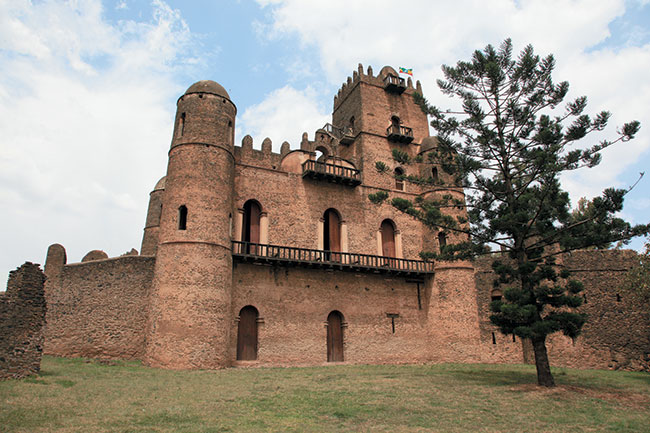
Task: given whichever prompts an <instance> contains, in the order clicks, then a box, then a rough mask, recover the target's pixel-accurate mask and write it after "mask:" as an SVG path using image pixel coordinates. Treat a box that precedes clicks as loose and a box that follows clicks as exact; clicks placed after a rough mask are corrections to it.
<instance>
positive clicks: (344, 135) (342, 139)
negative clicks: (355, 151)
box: [321, 123, 355, 145]
mask: <svg viewBox="0 0 650 433" xmlns="http://www.w3.org/2000/svg"><path fill="white" fill-rule="evenodd" d="M321 129H322V130H323V131H325V132H327V133H328V134H330V135H331V136H332V137H334V138H336V139H338V140H339V143H341V144H345V145H350V144H352V143H354V139H355V136H354V131H353V130H352V128H350V127H347V128H338V127H336V126H334V125H332V124H331V123H326V124H325V126H323V127H322V128H321Z"/></svg>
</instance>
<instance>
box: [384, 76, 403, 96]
mask: <svg viewBox="0 0 650 433" xmlns="http://www.w3.org/2000/svg"><path fill="white" fill-rule="evenodd" d="M384 90H386V91H387V92H391V93H397V94H402V93H404V90H406V81H405V80H404V78H401V77H397V76H395V75H386V78H384Z"/></svg>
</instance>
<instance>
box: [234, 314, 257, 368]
mask: <svg viewBox="0 0 650 433" xmlns="http://www.w3.org/2000/svg"><path fill="white" fill-rule="evenodd" d="M258 318H259V312H258V311H257V308H255V307H253V306H252V305H247V306H246V307H244V308H242V309H241V310H240V311H239V325H238V327H237V360H241V361H254V360H256V359H257V322H258Z"/></svg>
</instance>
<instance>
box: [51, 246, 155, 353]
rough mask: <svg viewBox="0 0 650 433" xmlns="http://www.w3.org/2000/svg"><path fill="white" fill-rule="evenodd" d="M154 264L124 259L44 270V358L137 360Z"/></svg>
mask: <svg viewBox="0 0 650 433" xmlns="http://www.w3.org/2000/svg"><path fill="white" fill-rule="evenodd" d="M48 257H49V255H48ZM154 261H155V258H153V257H143V256H122V257H117V258H112V259H104V260H98V261H89V262H84V263H73V264H68V265H62V266H61V267H60V268H56V267H54V266H47V269H48V281H47V284H46V286H45V292H46V297H47V301H48V312H47V325H46V327H45V353H46V354H49V355H58V356H83V357H90V358H116V359H140V358H141V357H142V354H143V350H144V339H145V328H146V314H147V305H148V302H149V290H150V287H151V281H152V279H153V267H154ZM48 264H49V263H48Z"/></svg>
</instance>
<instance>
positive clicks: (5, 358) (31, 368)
mask: <svg viewBox="0 0 650 433" xmlns="http://www.w3.org/2000/svg"><path fill="white" fill-rule="evenodd" d="M44 283H45V274H43V271H41V268H40V267H39V265H35V264H33V263H29V262H26V263H25V264H24V265H22V266H21V267H19V268H18V269H16V270H14V271H11V272H10V273H9V281H8V283H7V291H6V292H5V293H0V379H7V378H21V377H25V376H29V375H31V374H36V373H38V372H39V370H40V368H41V356H42V354H43V325H44V323H45V310H46V305H45V294H44V291H43V285H44Z"/></svg>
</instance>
